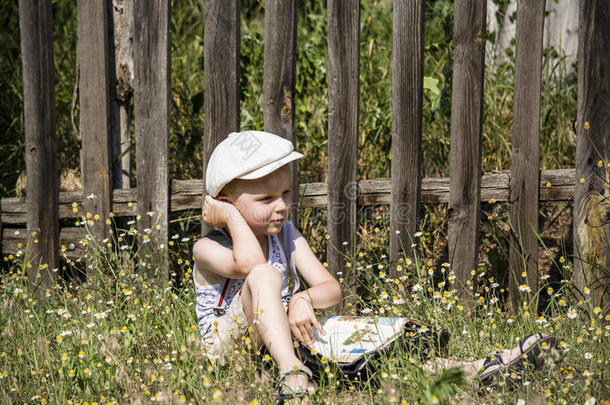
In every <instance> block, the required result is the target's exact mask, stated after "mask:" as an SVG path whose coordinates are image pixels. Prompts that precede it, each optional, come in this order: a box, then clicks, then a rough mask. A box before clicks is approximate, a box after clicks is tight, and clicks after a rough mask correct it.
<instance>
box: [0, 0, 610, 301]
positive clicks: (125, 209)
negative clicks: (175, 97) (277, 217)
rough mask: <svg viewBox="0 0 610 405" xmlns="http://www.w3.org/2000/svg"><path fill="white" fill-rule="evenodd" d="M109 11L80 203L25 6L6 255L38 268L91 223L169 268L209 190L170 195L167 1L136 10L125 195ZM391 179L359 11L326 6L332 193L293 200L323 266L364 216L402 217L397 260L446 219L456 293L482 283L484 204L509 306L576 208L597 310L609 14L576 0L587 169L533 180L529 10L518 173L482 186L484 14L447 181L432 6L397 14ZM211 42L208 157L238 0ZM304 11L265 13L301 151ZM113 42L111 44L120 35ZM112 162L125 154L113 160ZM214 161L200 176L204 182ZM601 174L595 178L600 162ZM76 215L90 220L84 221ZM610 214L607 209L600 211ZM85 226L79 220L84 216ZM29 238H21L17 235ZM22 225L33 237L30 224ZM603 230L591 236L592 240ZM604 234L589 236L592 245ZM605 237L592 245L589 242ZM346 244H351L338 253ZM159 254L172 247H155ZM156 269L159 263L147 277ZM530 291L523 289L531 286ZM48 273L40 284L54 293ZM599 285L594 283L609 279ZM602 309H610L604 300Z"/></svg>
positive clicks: (462, 73)
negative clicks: (435, 220) (305, 211)
mask: <svg viewBox="0 0 610 405" xmlns="http://www.w3.org/2000/svg"><path fill="white" fill-rule="evenodd" d="M109 3H112V2H111V1H108V0H106V1H105V0H90V1H79V2H78V24H79V39H78V41H79V44H78V49H79V61H80V81H79V97H80V132H81V134H82V141H83V145H82V157H81V158H82V177H83V184H84V190H83V191H82V192H62V193H59V192H58V187H57V179H56V176H55V175H54V174H55V173H56V172H57V170H56V149H57V146H56V134H55V118H54V94H53V86H52V83H53V54H52V38H51V31H50V27H51V23H52V22H51V1H50V0H41V1H38V0H20V28H21V47H22V58H23V82H24V110H25V124H26V125H25V132H26V133H25V136H26V148H27V150H26V170H27V198H3V199H2V200H1V222H0V224H1V225H0V226H1V228H0V231H1V235H2V249H3V253H4V254H5V255H6V254H8V253H10V252H15V251H17V250H18V249H19V248H18V244H21V245H20V246H25V244H27V245H28V246H29V249H30V254H31V257H32V259H33V260H34V263H35V266H32V270H31V277H32V278H33V277H36V274H37V273H38V267H39V266H38V264H39V263H43V264H47V265H48V267H49V268H54V267H56V266H57V265H58V260H59V259H58V258H59V255H58V247H59V246H60V245H65V246H68V247H69V248H68V249H67V251H66V254H67V255H69V256H72V257H79V256H81V255H82V250H81V249H82V248H81V246H80V244H79V241H80V240H82V238H83V229H82V228H73V227H62V228H61V229H59V226H58V223H59V219H63V218H78V217H80V216H81V215H82V214H83V212H94V213H98V214H99V215H100V218H99V219H92V220H91V221H92V223H93V225H92V228H93V229H94V232H95V233H96V235H104V234H105V233H107V232H108V229H107V225H106V224H107V222H110V221H106V219H108V216H109V215H110V213H111V212H112V213H113V214H114V215H115V216H133V215H140V217H141V220H140V221H139V222H138V226H139V230H140V232H142V231H143V230H144V229H146V228H148V229H150V228H152V227H153V226H156V227H157V228H158V232H155V233H154V235H157V236H156V237H155V238H156V239H155V240H154V241H153V242H154V243H149V244H148V246H149V248H150V249H152V250H153V251H154V252H155V253H156V255H155V257H157V258H158V262H157V263H156V264H155V263H152V265H153V266H154V267H157V268H159V266H160V267H161V268H163V267H164V262H165V261H166V260H167V253H166V250H165V249H166V248H165V247H164V246H166V241H167V238H168V234H167V232H168V212H173V211H180V210H185V209H200V208H201V201H202V194H203V190H204V183H203V181H202V180H199V179H197V180H188V181H171V179H168V167H167V156H168V136H169V127H170V121H169V120H170V114H169V111H170V88H171V87H170V86H171V83H170V71H171V65H170V46H169V44H170V23H169V21H170V12H171V10H170V2H169V1H168V0H134V3H133V15H134V17H133V18H134V19H135V24H134V27H135V30H134V38H133V39H134V50H133V56H134V78H135V110H134V115H135V116H134V120H135V131H136V165H137V168H138V170H137V187H136V188H130V189H118V188H117V189H113V181H112V179H113V173H112V164H111V162H112V161H113V159H115V158H116V152H114V153H113V147H112V145H114V144H116V139H117V137H118V136H120V135H119V134H118V133H117V132H119V131H118V130H117V129H116V128H114V127H113V126H112V125H111V124H110V123H111V122H112V120H113V117H112V114H113V109H112V107H111V106H112V103H113V102H116V98H118V96H117V94H116V92H117V90H116V78H115V68H116V67H115V66H114V65H113V63H115V62H114V61H113V60H112V58H111V57H109V55H111V53H112V49H111V44H112V42H110V41H109V40H108V34H107V33H108V31H109V24H111V23H112V18H111V14H110V12H109V9H110V7H109ZM393 4H394V7H393V14H394V15H393V18H394V22H393V61H392V67H393V76H392V167H391V179H371V180H362V181H357V179H356V167H357V165H356V163H357V156H358V149H357V139H358V120H359V47H360V33H359V30H360V3H359V1H358V0H328V2H327V12H328V83H329V84H328V94H329V117H328V156H329V158H328V184H326V183H313V184H300V185H299V184H297V183H296V176H295V188H297V190H298V192H299V194H301V195H302V196H303V200H302V206H303V207H326V208H327V209H328V233H329V235H330V238H329V243H330V244H332V245H333V246H334V247H336V248H333V249H329V250H328V263H329V268H330V269H331V271H332V272H335V273H336V271H338V269H342V268H343V267H344V266H343V265H344V263H343V261H344V259H343V257H344V256H343V253H350V252H351V253H354V249H355V246H356V240H355V235H356V232H355V229H356V212H357V209H358V207H359V206H363V205H370V204H380V203H381V204H390V207H391V210H390V212H391V214H390V224H391V225H390V227H391V228H390V229H391V232H390V256H391V259H392V260H396V259H397V258H398V257H399V256H400V255H402V254H404V255H411V254H412V252H411V236H412V235H413V234H414V233H415V232H416V231H417V230H418V220H419V218H418V209H417V207H418V206H419V205H420V204H424V203H428V204H438V203H447V204H448V208H449V222H448V238H449V257H450V261H451V263H452V268H453V270H454V271H455V273H456V276H457V280H458V282H459V283H458V285H465V283H466V282H467V281H468V280H469V279H470V278H471V277H472V276H471V270H472V269H474V268H476V267H477V246H478V238H479V217H480V202H481V200H483V201H488V200H490V199H493V200H495V201H498V202H502V201H507V202H508V203H509V205H510V222H511V232H510V234H511V236H510V269H511V272H510V298H511V300H510V302H511V303H512V305H513V307H515V306H516V305H518V303H519V291H518V288H517V286H519V285H521V284H529V286H530V288H531V290H532V291H536V289H537V283H538V268H537V262H538V257H537V249H538V239H537V231H538V210H539V204H540V202H541V201H574V207H575V209H574V224H575V226H574V228H575V246H574V251H575V257H574V263H575V275H574V280H575V281H576V283H577V285H578V286H579V287H581V288H583V287H584V286H585V285H592V286H594V287H595V288H594V295H595V296H596V301H597V302H599V301H600V300H601V296H602V295H603V293H604V292H605V294H608V291H607V286H608V283H607V279H606V281H605V282H604V283H601V284H600V280H594V279H592V277H597V276H596V274H598V273H599V272H598V271H596V268H598V267H596V266H598V265H599V266H603V267H604V268H605V269H609V268H610V265H609V264H610V255H609V254H608V245H607V243H606V242H605V241H600V240H599V238H598V239H595V236H594V235H599V228H600V223H596V224H592V223H591V218H590V216H589V213H590V212H591V211H592V210H591V207H592V206H593V205H596V206H599V205H600V204H602V205H603V206H604V207H606V208H605V211H603V212H604V214H603V215H602V216H601V217H602V219H603V222H602V223H601V229H603V230H606V231H607V230H608V221H607V218H606V217H604V215H608V212H610V211H609V210H608V208H607V207H608V204H607V201H608V198H607V193H608V189H607V187H608V185H607V183H608V174H607V173H608V170H607V167H606V166H607V164H608V161H609V158H610V136H609V135H610V129H609V128H610V125H608V124H609V122H608V121H609V117H610V114H608V111H610V87H609V86H610V3H609V2H607V1H605V0H581V2H580V4H581V7H580V17H579V18H580V31H579V41H580V42H579V44H580V45H579V67H578V73H579V79H578V87H579V93H578V116H577V117H576V126H577V154H576V162H575V169H561V170H545V171H540V167H539V149H540V147H539V144H540V88H541V85H540V83H541V63H542V33H543V29H544V27H543V23H544V1H540V0H522V1H520V2H519V9H518V12H517V33H516V66H515V91H514V106H515V109H514V120H513V122H514V125H513V161H512V167H511V170H510V171H506V172H498V173H487V174H483V173H481V132H482V122H483V117H482V112H483V83H484V72H485V69H484V59H485V58H484V56H485V55H484V53H485V32H486V21H485V18H486V0H456V1H455V11H454V15H455V18H454V39H453V46H454V49H453V80H452V83H453V89H452V107H451V150H450V161H449V167H450V172H451V178H423V179H422V177H421V171H422V169H421V154H422V153H421V145H422V102H423V58H424V55H423V52H424V46H423V45H424V0H394V2H393ZM204 6H205V21H204V22H203V23H204V27H205V31H204V75H205V98H204V109H205V123H204V134H205V136H204V148H205V153H204V154H205V156H206V157H207V156H209V154H210V153H211V151H212V150H213V148H214V146H215V145H217V144H218V143H219V142H220V141H221V140H222V139H223V138H224V137H225V136H226V134H228V133H229V132H231V131H235V130H239V129H240V119H239V117H240V113H239V75H240V72H239V52H240V49H239V44H240V3H239V1H238V0H206V1H205V3H204ZM296 8H297V3H296V0H266V2H265V37H264V45H265V53H264V78H263V80H264V85H263V89H264V108H263V111H264V122H265V124H264V129H265V130H267V131H270V132H274V133H276V134H279V135H281V136H283V137H285V138H288V139H290V140H292V141H295V113H294V111H295V98H294V95H295V76H296V27H297V12H296ZM110 31H111V30H110ZM113 155H114V156H113ZM206 161H207V158H206V159H204V162H203V167H204V172H205V164H206ZM599 162H601V164H600V163H599ZM73 203H76V206H77V207H78V209H77V210H74V209H73V208H74V207H73ZM604 204H605V205H604ZM74 211H76V212H74ZM24 223H25V224H27V230H26V229H24V228H23V227H21V228H19V227H16V225H18V224H21V225H22V224H24ZM22 226H23V225H22ZM596 227H597V228H596ZM594 228H595V229H594ZM592 235H593V236H592ZM344 241H347V244H343V243H342V242H344ZM160 246H163V247H160ZM149 265H150V263H149ZM524 274H525V275H526V277H524V276H523V275H524ZM51 278H52V273H51V272H44V274H43V275H42V280H43V284H47V285H48V284H49V283H51V282H52V280H51ZM598 278H600V277H598ZM606 302H608V301H606Z"/></svg>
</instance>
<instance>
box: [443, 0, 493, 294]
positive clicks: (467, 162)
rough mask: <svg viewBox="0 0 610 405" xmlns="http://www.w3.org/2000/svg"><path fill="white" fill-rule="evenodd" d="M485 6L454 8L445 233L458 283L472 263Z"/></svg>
mask: <svg viewBox="0 0 610 405" xmlns="http://www.w3.org/2000/svg"><path fill="white" fill-rule="evenodd" d="M486 7H487V4H486V1H485V0H456V2H455V8H454V15H455V17H454V32H453V79H452V80H453V85H452V97H451V150H450V154H449V165H450V172H451V185H450V192H449V220H448V226H447V233H448V239H449V261H450V262H451V264H452V268H453V270H454V271H455V274H456V279H457V281H458V285H460V286H463V285H465V283H466V282H467V281H468V280H470V278H471V274H470V271H471V270H472V269H474V268H476V266H477V247H478V240H479V235H478V234H479V213H480V206H479V200H480V187H479V186H480V182H481V131H482V125H483V80H484V60H485V18H486Z"/></svg>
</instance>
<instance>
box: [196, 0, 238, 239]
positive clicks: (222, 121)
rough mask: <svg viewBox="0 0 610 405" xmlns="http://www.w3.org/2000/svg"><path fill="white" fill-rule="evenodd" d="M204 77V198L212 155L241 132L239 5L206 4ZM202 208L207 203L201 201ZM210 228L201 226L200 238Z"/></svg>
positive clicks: (230, 0)
mask: <svg viewBox="0 0 610 405" xmlns="http://www.w3.org/2000/svg"><path fill="white" fill-rule="evenodd" d="M204 8H205V23H204V39H203V45H204V46H203V74H204V86H205V89H204V103H203V108H204V122H203V142H204V156H203V196H204V197H205V194H206V192H205V171H206V168H207V164H208V159H209V158H210V155H211V154H212V151H213V150H214V148H215V147H216V145H218V144H219V143H220V142H221V141H222V140H223V139H225V138H226V137H227V135H228V134H229V133H231V132H234V131H239V45H240V44H239V41H240V27H239V24H240V17H239V13H240V1H239V0H206V1H205V3H204ZM201 201H202V204H203V201H204V199H203V198H202V199H201ZM202 208H203V207H202ZM210 229H211V228H210V227H209V226H208V225H207V224H206V223H205V222H202V224H201V234H202V235H205V234H206V233H208V231H209V230H210Z"/></svg>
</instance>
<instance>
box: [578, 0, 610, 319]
mask: <svg viewBox="0 0 610 405" xmlns="http://www.w3.org/2000/svg"><path fill="white" fill-rule="evenodd" d="M580 6H581V7H580V24H579V30H580V32H579V36H578V38H579V39H578V40H579V48H578V61H579V64H578V112H577V124H578V128H577V138H576V179H577V182H576V190H575V192H574V261H573V262H574V283H575V284H576V286H577V287H578V288H579V289H580V291H584V289H585V287H589V288H590V289H591V295H592V300H593V303H594V305H595V306H599V307H601V308H608V305H609V304H610V280H609V278H608V269H610V252H608V238H610V222H609V221H608V218H609V217H610V198H609V196H610V189H609V188H608V184H609V183H610V179H609V172H610V114H609V112H610V2H608V1H603V0H592V1H582V2H581V3H580Z"/></svg>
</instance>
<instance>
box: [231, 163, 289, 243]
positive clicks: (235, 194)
mask: <svg viewBox="0 0 610 405" xmlns="http://www.w3.org/2000/svg"><path fill="white" fill-rule="evenodd" d="M225 192H226V197H221V199H225V198H226V199H227V200H229V201H230V202H232V203H233V205H235V207H236V208H237V210H238V211H239V213H240V214H241V215H242V216H243V217H244V219H245V220H246V222H247V223H248V225H250V228H252V232H253V233H254V234H255V235H257V236H262V235H267V234H277V233H279V232H280V231H281V230H282V225H283V224H284V222H285V221H286V219H287V218H288V214H289V213H290V206H291V205H292V173H291V170H290V166H289V165H285V166H282V167H280V168H279V169H278V170H276V171H274V172H272V173H269V174H268V175H267V176H265V177H261V178H259V179H254V180H242V179H236V180H234V181H232V182H231V183H230V184H229V185H228V187H226V190H225Z"/></svg>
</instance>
